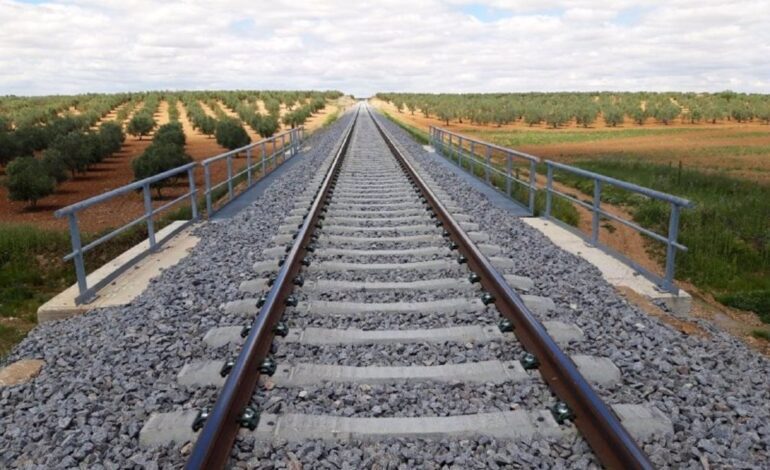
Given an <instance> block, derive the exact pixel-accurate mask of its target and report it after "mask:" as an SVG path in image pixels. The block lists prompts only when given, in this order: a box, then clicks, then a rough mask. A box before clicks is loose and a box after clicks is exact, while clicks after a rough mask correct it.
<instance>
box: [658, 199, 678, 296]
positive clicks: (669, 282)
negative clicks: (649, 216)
mask: <svg viewBox="0 0 770 470" xmlns="http://www.w3.org/2000/svg"><path fill="white" fill-rule="evenodd" d="M678 237H679V206H677V205H676V204H674V203H671V217H670V218H669V221H668V241H667V242H666V276H665V278H664V279H663V286H662V287H663V289H665V290H667V291H668V292H671V293H672V294H676V293H677V291H678V289H677V288H676V286H674V263H675V260H676V247H675V246H674V243H676V240H677V238H678Z"/></svg>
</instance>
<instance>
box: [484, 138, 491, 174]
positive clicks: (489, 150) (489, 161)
mask: <svg viewBox="0 0 770 470" xmlns="http://www.w3.org/2000/svg"><path fill="white" fill-rule="evenodd" d="M486 160H487V166H485V167H484V177H485V178H486V179H487V184H489V166H490V165H491V164H492V147H490V146H489V145H487V155H486Z"/></svg>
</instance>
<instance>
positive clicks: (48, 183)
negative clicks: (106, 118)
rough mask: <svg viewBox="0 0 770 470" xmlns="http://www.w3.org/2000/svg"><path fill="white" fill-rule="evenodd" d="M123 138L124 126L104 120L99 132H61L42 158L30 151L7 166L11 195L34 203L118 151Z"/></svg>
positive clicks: (16, 199) (17, 199)
mask: <svg viewBox="0 0 770 470" xmlns="http://www.w3.org/2000/svg"><path fill="white" fill-rule="evenodd" d="M124 140H125V135H124V134H123V129H122V127H121V126H120V125H119V124H117V123H115V122H105V123H103V124H101V125H100V126H99V128H98V130H96V131H94V130H87V131H83V130H72V131H70V132H67V133H63V134H61V135H58V136H57V137H56V138H55V139H53V141H52V142H51V143H50V145H48V147H47V148H46V149H45V150H44V151H43V153H42V157H41V158H37V157H35V156H33V155H32V154H29V155H26V156H23V157H19V158H15V159H14V160H13V161H12V162H10V163H9V164H8V165H7V167H6V169H5V173H6V180H5V184H6V186H7V187H8V196H9V198H10V199H11V200H14V201H27V202H28V203H29V204H30V205H32V206H35V205H36V204H37V201H38V200H40V199H42V198H44V197H45V196H48V195H50V194H52V193H53V192H54V191H55V190H56V185H57V184H59V183H61V182H63V181H66V180H67V179H68V178H70V177H72V178H74V177H75V176H76V175H77V173H83V172H85V171H87V170H88V168H89V167H90V166H92V165H94V164H96V163H99V162H101V161H103V160H104V159H105V158H106V157H108V156H110V155H112V154H114V153H115V152H117V151H119V150H120V148H121V146H122V145H123V142H124Z"/></svg>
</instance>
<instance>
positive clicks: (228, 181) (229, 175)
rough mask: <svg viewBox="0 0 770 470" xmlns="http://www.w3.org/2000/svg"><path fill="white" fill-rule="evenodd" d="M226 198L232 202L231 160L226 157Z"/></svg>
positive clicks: (229, 157) (230, 157)
mask: <svg viewBox="0 0 770 470" xmlns="http://www.w3.org/2000/svg"><path fill="white" fill-rule="evenodd" d="M227 198H228V200H231V201H232V200H233V159H232V156H230V155H228V156H227Z"/></svg>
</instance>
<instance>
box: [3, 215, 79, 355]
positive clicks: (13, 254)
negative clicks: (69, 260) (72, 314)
mask: <svg viewBox="0 0 770 470" xmlns="http://www.w3.org/2000/svg"><path fill="white" fill-rule="evenodd" d="M69 246H70V242H69V236H68V235H67V233H66V232H64V231H48V230H40V229H37V228H34V227H31V226H21V225H10V224H0V355H2V354H4V353H6V352H7V351H8V349H10V347H11V346H12V345H13V344H14V343H15V342H16V341H18V340H20V339H21V338H22V337H23V336H24V334H25V333H26V331H27V330H29V329H30V328H31V327H32V326H34V322H35V315H36V312H37V308H38V306H40V305H41V304H42V303H43V302H45V301H46V300H48V299H49V298H50V297H52V296H53V295H55V294H56V293H57V292H59V291H61V290H63V289H65V288H66V287H67V286H68V285H69V284H71V283H72V282H74V269H71V268H70V266H67V265H65V263H64V262H63V261H62V260H61V256H63V255H64V253H66V252H67V251H68V248H69Z"/></svg>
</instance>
